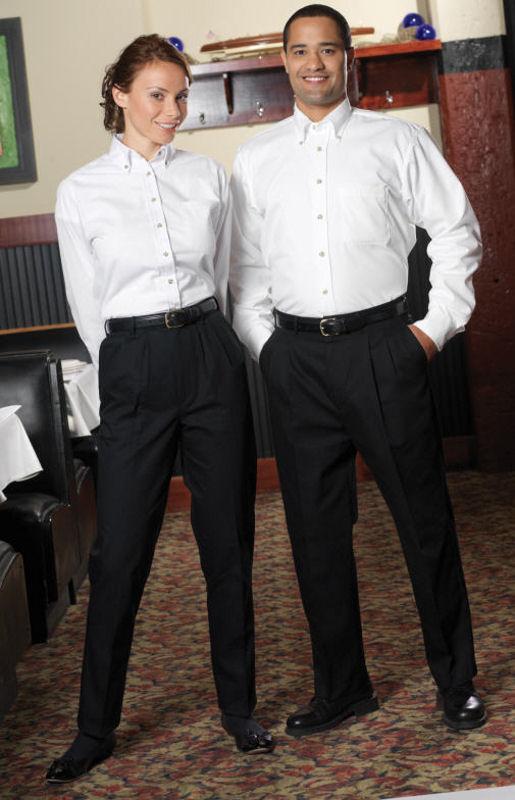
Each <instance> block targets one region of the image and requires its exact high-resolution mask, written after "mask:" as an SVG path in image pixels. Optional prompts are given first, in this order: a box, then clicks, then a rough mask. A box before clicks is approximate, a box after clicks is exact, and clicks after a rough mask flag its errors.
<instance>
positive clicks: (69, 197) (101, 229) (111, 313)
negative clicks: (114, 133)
mask: <svg viewBox="0 0 515 800" xmlns="http://www.w3.org/2000/svg"><path fill="white" fill-rule="evenodd" d="M229 206H230V195H229V187H228V180H227V176H226V174H225V171H224V169H223V167H222V166H220V165H219V164H217V163H216V162H215V161H213V160H212V159H210V158H207V157H206V156H201V155H197V154H195V153H189V152H186V151H183V150H177V149H175V148H174V147H173V146H172V145H171V144H170V145H167V146H164V147H161V148H160V150H159V151H158V152H157V154H156V155H155V157H154V158H153V159H152V160H151V161H147V160H146V159H144V158H143V157H142V156H140V155H139V154H138V153H136V152H135V151H134V150H131V149H130V148H129V147H126V146H125V145H124V144H123V143H122V142H121V141H120V139H119V138H118V137H114V138H113V141H112V144H111V148H110V150H109V152H107V153H106V154H105V155H103V156H101V157H100V158H98V159H96V160H95V161H92V162H90V163H89V164H86V165H85V166H83V167H81V168H80V169H78V170H76V171H75V172H73V173H72V174H71V175H69V176H68V177H67V178H65V180H64V181H62V183H61V184H60V186H59V188H58V192H57V206H56V212H55V219H56V225H57V232H58V238H59V249H60V253H61V261H62V266H63V273H64V280H65V286H66V294H67V298H68V302H69V305H70V309H71V312H72V315H73V318H74V321H75V324H76V325H77V329H78V331H79V334H80V336H81V338H82V340H83V341H84V343H85V345H86V347H87V348H88V351H89V353H90V355H91V358H92V361H93V363H94V364H95V366H97V367H98V351H99V347H100V343H101V342H102V340H103V339H104V337H105V329H104V324H105V321H106V320H107V319H110V318H112V317H132V316H139V315H142V314H154V313H160V312H165V311H170V310H173V309H178V308H184V307H185V306H190V305H193V304H194V303H198V302H199V301H201V300H203V299H205V298H206V297H209V296H211V295H214V296H215V297H216V298H217V300H218V303H219V305H220V308H221V309H222V311H225V307H226V296H227V280H228V273H229V247H230V220H231V214H230V208H229Z"/></svg>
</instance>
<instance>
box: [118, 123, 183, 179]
mask: <svg viewBox="0 0 515 800" xmlns="http://www.w3.org/2000/svg"><path fill="white" fill-rule="evenodd" d="M122 136H123V134H121V133H116V134H115V135H114V136H113V139H112V142H111V147H110V148H109V158H110V159H111V160H112V161H114V163H115V164H118V165H119V166H120V167H121V168H122V169H123V170H125V171H126V172H130V171H131V170H132V169H134V168H135V167H136V166H137V165H139V164H142V165H145V164H147V160H146V159H145V158H143V156H140V154H139V153H137V152H136V151H135V150H132V148H130V147H127V145H125V144H124V143H123V142H122ZM174 153H175V148H174V146H173V145H172V144H171V143H170V144H165V145H162V146H161V147H160V148H159V150H158V151H157V153H156V154H155V156H154V157H153V158H151V159H150V163H151V164H153V165H157V164H162V165H163V166H165V167H167V166H168V165H169V164H170V162H171V160H172V158H173V157H174Z"/></svg>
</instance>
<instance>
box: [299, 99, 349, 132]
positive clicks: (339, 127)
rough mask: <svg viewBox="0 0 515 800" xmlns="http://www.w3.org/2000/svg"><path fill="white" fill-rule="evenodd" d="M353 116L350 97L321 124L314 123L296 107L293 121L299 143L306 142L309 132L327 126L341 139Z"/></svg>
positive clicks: (321, 121)
mask: <svg viewBox="0 0 515 800" xmlns="http://www.w3.org/2000/svg"><path fill="white" fill-rule="evenodd" d="M351 114H352V106H351V104H350V103H349V98H348V97H346V98H345V100H343V102H341V103H340V105H338V106H336V108H334V109H333V110H332V111H331V113H330V114H328V115H327V116H326V117H324V118H323V119H322V120H320V122H313V120H311V119H309V117H307V116H306V115H305V114H304V112H303V111H301V110H300V108H299V107H298V106H297V105H295V110H294V112H293V121H294V123H295V129H296V131H297V133H298V135H299V141H301V142H304V141H305V140H306V136H307V135H308V133H309V131H310V130H312V129H313V128H321V127H323V126H325V125H329V126H330V127H331V128H332V129H333V131H334V135H335V136H336V137H337V138H338V139H340V138H341V136H342V134H343V131H344V130H345V128H346V126H347V123H348V122H349V120H350V118H351Z"/></svg>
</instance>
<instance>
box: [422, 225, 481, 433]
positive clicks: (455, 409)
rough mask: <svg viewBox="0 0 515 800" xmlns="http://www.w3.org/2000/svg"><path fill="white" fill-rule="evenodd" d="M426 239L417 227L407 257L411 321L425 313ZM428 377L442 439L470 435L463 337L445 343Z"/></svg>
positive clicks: (427, 279) (426, 302) (427, 258)
mask: <svg viewBox="0 0 515 800" xmlns="http://www.w3.org/2000/svg"><path fill="white" fill-rule="evenodd" d="M429 241H430V239H429V236H428V235H427V233H426V231H424V230H421V229H420V228H417V243H416V245H415V247H414V248H413V250H412V252H411V253H410V257H409V266H410V272H409V282H408V303H409V307H410V311H411V314H412V316H413V319H414V320H416V319H420V318H421V317H423V316H424V315H425V313H426V311H427V306H428V295H429V288H430V284H429V271H430V269H431V260H430V258H429V257H428V255H427V245H428V243H429ZM429 377H430V381H431V387H432V389H433V395H434V399H435V405H436V410H437V412H438V416H439V419H440V427H441V430H442V435H443V436H464V435H469V434H471V433H473V424H472V414H471V409H470V399H469V390H468V380H467V363H466V350H465V337H464V336H463V335H462V334H458V335H457V336H455V337H454V338H453V339H451V341H450V342H448V343H447V344H446V346H445V347H444V349H443V350H442V352H441V353H438V355H437V356H436V357H435V358H434V359H433V361H432V362H431V364H430V366H429Z"/></svg>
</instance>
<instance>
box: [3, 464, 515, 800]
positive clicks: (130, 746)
mask: <svg viewBox="0 0 515 800" xmlns="http://www.w3.org/2000/svg"><path fill="white" fill-rule="evenodd" d="M450 485H451V492H452V496H453V500H454V503H455V510H456V516H457V519H458V522H459V528H460V534H461V542H462V550H463V558H464V567H465V573H466V576H467V580H468V585H469V590H470V599H471V606H472V613H473V618H474V623H475V631H476V645H477V655H478V664H479V670H480V674H479V678H478V680H477V685H478V688H479V689H480V690H481V692H482V693H483V694H484V695H485V697H486V698H487V699H488V710H489V714H490V719H489V723H488V724H487V726H485V727H484V728H482V729H480V730H478V731H475V732H472V733H469V734H457V733H453V732H451V731H449V730H448V729H447V728H445V727H443V726H442V725H441V724H440V722H439V714H438V713H437V712H436V711H435V709H434V688H433V684H432V681H431V678H430V676H429V673H428V670H427V667H426V665H425V660H424V656H423V649H422V639H421V635H420V632H419V628H418V624H417V617H416V612H415V607H414V602H413V599H412V594H411V590H410V587H409V583H408V578H407V573H406V569H405V566H404V562H403V561H402V557H401V553H400V546H399V543H398V539H397V537H396V534H395V532H394V530H393V525H392V523H391V520H390V517H389V515H388V513H387V511H386V509H385V506H384V503H383V501H382V499H381V497H380V495H379V493H378V491H377V489H376V487H375V485H374V484H373V483H365V484H361V485H360V521H359V523H358V525H357V527H356V551H357V558H358V568H359V574H360V586H361V598H362V609H363V622H364V631H365V639H366V649H367V657H368V664H369V669H370V672H371V675H372V678H373V680H374V683H375V687H376V690H377V693H378V695H379V698H380V701H381V710H380V711H379V712H378V713H376V714H374V715H372V716H370V717H368V718H365V720H364V721H359V722H354V723H352V724H349V725H347V726H343V727H340V728H337V729H335V730H333V731H330V732H328V733H326V734H322V735H319V736H317V737H310V738H305V739H302V740H299V741H296V740H293V739H291V738H289V737H287V736H285V735H284V733H283V726H284V719H285V717H286V716H287V714H288V713H289V712H290V711H291V710H292V709H294V708H295V707H296V706H297V705H298V704H299V701H304V700H307V699H308V698H309V697H310V693H311V674H310V651H309V642H308V637H307V633H306V624H305V621H304V617H303V614H302V612H301V608H300V601H299V597H298V592H297V587H296V581H295V576H294V572H293V567H292V562H291V558H290V553H289V546H288V544H287V538H286V533H285V528H284V518H283V512H282V506H281V501H280V497H279V495H277V494H270V495H265V496H260V497H259V498H258V504H257V543H256V567H255V604H256V619H257V638H258V642H257V643H258V665H257V666H258V694H259V706H258V717H259V719H260V720H264V721H265V722H266V723H267V724H268V725H269V726H270V728H271V729H272V730H273V732H274V733H275V735H276V737H277V741H278V746H277V749H276V751H275V753H274V754H273V755H272V756H268V757H267V756H261V757H258V758H255V759H254V760H253V759H252V758H249V757H245V756H243V755H241V754H239V753H238V752H237V751H236V750H235V749H234V747H233V744H232V742H231V740H229V739H228V738H227V736H226V735H225V734H224V733H223V732H222V731H221V728H220V727H219V724H218V714H217V709H216V704H215V697H214V691H213V686H212V681H211V674H210V669H209V651H208V640H207V622H206V614H205V609H204V590H203V581H202V578H201V575H200V570H199V565H198V557H197V553H196V549H195V545H194V543H193V538H192V535H191V531H190V528H189V522H188V517H187V515H186V514H185V513H180V514H175V515H168V516H167V518H166V522H165V525H164V528H163V532H162V535H161V538H160V542H159V546H158V550H157V554H156V559H155V562H154V567H153V571H152V574H151V578H150V581H149V584H148V587H147V590H146V592H145V596H144V600H143V605H142V609H141V613H140V616H139V623H138V627H137V638H136V644H135V648H134V655H133V658H132V661H131V671H130V680H129V685H128V690H127V696H126V704H125V714H124V718H123V721H122V725H121V726H120V729H119V745H118V747H117V750H116V752H115V755H114V756H113V757H112V758H111V759H109V760H108V761H107V762H105V763H104V764H103V765H101V766H100V767H98V768H97V769H95V770H94V771H93V772H92V773H91V774H90V775H88V776H87V777H86V778H85V779H83V780H82V781H80V782H79V783H77V784H74V785H73V787H72V788H68V789H64V788H63V789H60V790H49V789H47V788H46V787H45V785H44V783H43V778H44V773H45V770H46V766H47V764H48V762H49V761H50V760H51V759H52V758H53V757H55V756H56V755H59V754H60V753H61V752H62V750H63V749H64V748H65V747H66V746H67V744H68V743H69V741H70V739H71V738H72V736H73V735H74V717H75V713H76V702H77V693H78V684H79V668H80V660H81V645H82V637H83V631H84V616H85V608H86V600H87V591H86V587H84V588H83V589H82V590H81V592H80V598H79V604H78V605H77V606H76V607H73V608H70V609H69V611H68V613H67V614H66V616H65V618H64V620H63V621H62V622H61V624H60V626H59V627H58V629H57V632H56V634H55V635H54V637H53V638H52V640H51V641H50V642H49V643H48V644H47V645H38V646H36V647H32V648H31V649H30V650H29V651H28V652H27V653H26V655H25V658H24V659H23V662H22V663H21V665H20V667H19V670H18V678H19V694H18V699H17V702H16V705H15V706H14V708H13V709H12V710H11V712H10V713H9V714H8V716H7V718H6V719H5V721H4V723H3V725H2V727H1V728H0V776H1V778H0V797H1V798H2V800H7V799H8V798H17V799H19V800H31V799H32V798H43V797H44V798H62V799H63V798H65V799H66V800H83V798H144V800H153V799H154V798H156V800H157V799H159V800H164V799H165V798H166V800H226V799H228V798H238V800H243V799H244V798H245V799H246V798H249V800H264V799H265V798H266V799H267V800H285V799H286V798H293V799H294V800H312V798H316V800H329V799H331V800H332V798H352V799H353V800H379V799H380V798H385V797H396V796H401V795H405V796H406V795H421V794H429V793H432V792H449V791H452V790H458V789H462V790H464V789H480V788H486V787H489V786H503V785H507V784H512V783H515V770H514V767H515V725H514V722H515V713H514V712H513V711H512V709H513V707H514V705H515V678H514V669H513V650H514V648H513V645H514V641H515V625H514V620H513V595H514V590H515V580H514V576H513V543H514V538H515V537H514V533H515V515H514V511H515V476H514V475H486V476H485V475H478V474H476V473H456V474H454V475H451V476H450Z"/></svg>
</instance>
